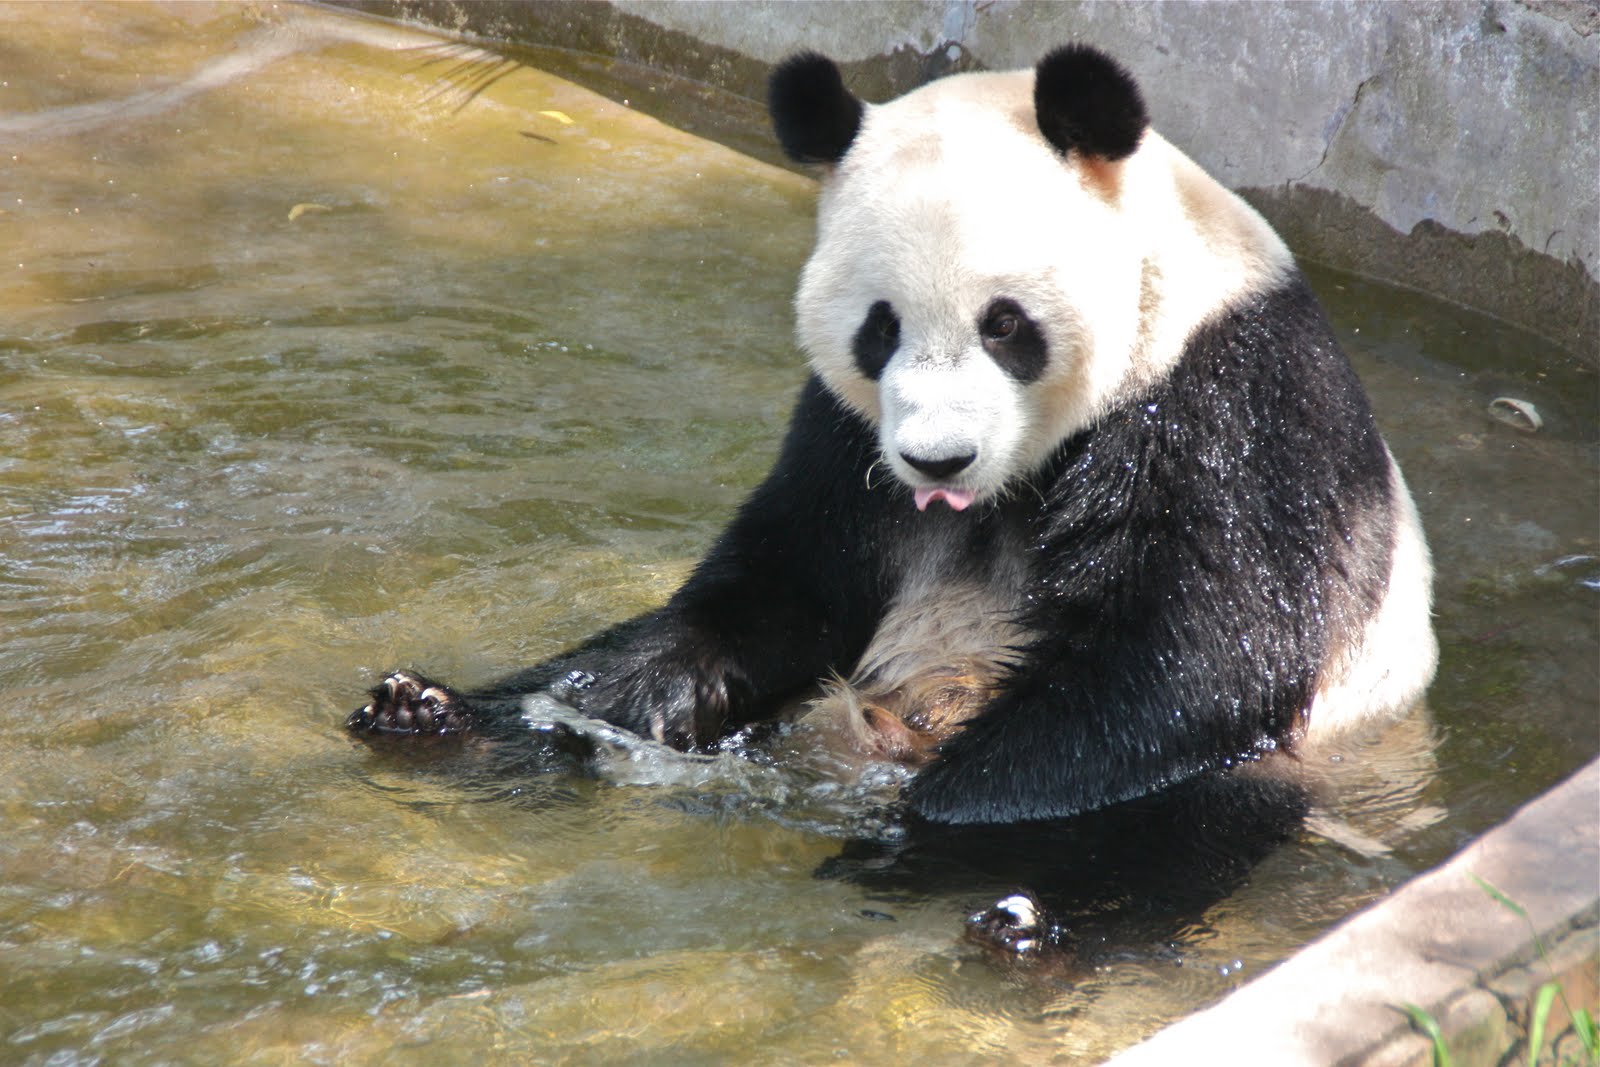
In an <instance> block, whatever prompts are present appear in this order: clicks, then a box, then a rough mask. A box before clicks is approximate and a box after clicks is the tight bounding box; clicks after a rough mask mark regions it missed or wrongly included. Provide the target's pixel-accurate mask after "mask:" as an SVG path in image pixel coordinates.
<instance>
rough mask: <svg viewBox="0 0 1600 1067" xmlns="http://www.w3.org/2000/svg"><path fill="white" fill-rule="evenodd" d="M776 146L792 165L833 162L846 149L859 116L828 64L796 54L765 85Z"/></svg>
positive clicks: (811, 54) (806, 54) (857, 107)
mask: <svg viewBox="0 0 1600 1067" xmlns="http://www.w3.org/2000/svg"><path fill="white" fill-rule="evenodd" d="M767 105H768V110H769V111H771V113H772V125H773V129H774V130H775V131H776V132H777V134H778V143H779V144H781V145H783V150H784V152H786V153H788V156H789V158H790V159H792V160H794V161H795V162H796V163H837V162H839V161H840V160H841V159H843V158H844V154H845V153H846V152H847V151H849V150H850V144H851V142H852V141H854V140H855V139H856V133H857V131H859V130H860V129H861V116H862V114H863V112H864V111H865V108H864V107H863V106H862V103H861V101H860V100H857V99H856V98H855V96H853V95H852V94H851V92H850V90H848V89H846V88H845V87H844V78H843V77H842V76H841V75H840V74H839V68H838V67H837V66H836V65H835V64H834V62H833V60H831V59H829V58H827V57H826V56H821V55H818V54H817V53H815V52H801V53H800V54H798V55H793V56H790V57H789V58H788V59H786V60H784V61H783V62H782V63H780V64H778V66H777V67H776V68H775V69H774V70H773V72H772V78H771V80H770V81H769V82H768V85H767Z"/></svg>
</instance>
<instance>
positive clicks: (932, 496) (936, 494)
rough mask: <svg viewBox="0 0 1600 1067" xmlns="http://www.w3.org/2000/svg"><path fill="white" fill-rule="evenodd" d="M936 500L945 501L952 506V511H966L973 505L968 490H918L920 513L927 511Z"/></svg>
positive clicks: (917, 499)
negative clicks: (968, 506)
mask: <svg viewBox="0 0 1600 1067" xmlns="http://www.w3.org/2000/svg"><path fill="white" fill-rule="evenodd" d="M935 500H943V501H944V502H945V503H946V504H949V505H950V510H952V511H966V510H967V505H968V504H971V503H972V493H971V492H970V491H969V490H966V489H918V490H917V491H916V501H917V510H918V511H927V510H928V505H929V504H931V503H933V502H934V501H935Z"/></svg>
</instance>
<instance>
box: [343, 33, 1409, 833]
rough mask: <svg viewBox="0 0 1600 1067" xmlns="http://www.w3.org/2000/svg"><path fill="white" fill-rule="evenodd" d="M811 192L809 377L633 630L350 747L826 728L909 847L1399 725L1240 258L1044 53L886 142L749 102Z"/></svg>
mask: <svg viewBox="0 0 1600 1067" xmlns="http://www.w3.org/2000/svg"><path fill="white" fill-rule="evenodd" d="M770 110H771V115H772V119H773V123H774V126H775V128H776V132H777V137H778V140H779V141H780V143H781V144H782V146H783V148H784V150H785V151H786V152H787V153H788V155H789V156H790V157H791V158H792V159H794V160H796V161H798V162H800V163H803V164H808V165H811V166H814V167H816V168H818V169H819V171H820V178H821V191H820V198H819V202H818V207H817V216H818V218H817V236H816V243H815V248H814V250H813V252H812V254H811V257H810V259H809V261H808V262H807V264H806V266H805V268H804V271H803V273H802V276H801V278H800V283H799V289H798V293H797V296H796V298H795V311H796V320H797V333H798V338H799V343H800V346H801V348H802V349H803V350H804V351H805V353H806V354H807V356H808V358H809V361H810V367H811V375H810V378H809V380H808V381H807V382H806V384H805V386H804V388H803V389H802V391H801V393H800V396H799V400H798V403H797V404H796V406H795V409H794V414H793V417H792V420H791V422H790V424H789V427H788V432H787V435H786V437H785V438H784V441H783V445H782V448H781V452H780V455H779V456H778V459H777V461H776V463H775V465H774V467H773V468H772V471H771V473H770V474H769V475H768V476H767V478H766V479H765V481H763V482H762V483H761V484H760V485H759V486H758V487H757V488H756V489H755V490H754V492H753V493H752V494H751V495H750V497H749V498H748V500H747V501H746V502H745V503H744V505H743V506H742V507H741V508H740V509H739V511H738V513H737V515H736V516H735V517H734V519H733V520H732V522H731V523H730V524H729V525H728V527H727V529H726V530H725V531H724V532H723V533H722V534H721V536H720V537H719V538H718V539H717V541H716V542H715V544H714V545H713V546H712V547H711V549H710V551H709V552H708V553H707V555H706V556H705V558H704V560H703V561H702V562H701V563H700V564H699V565H698V567H697V568H696V569H695V570H694V572H693V574H692V576H691V577H690V578H689V579H688V581H687V582H686V583H685V584H684V585H683V587H682V588H681V589H679V590H678V592H677V593H676V594H675V595H674V596H672V598H671V599H670V600H669V601H668V602H667V603H666V604H665V605H664V606H663V607H661V608H659V609H658V610H655V611H652V612H649V613H647V614H645V615H643V616H641V617H639V618H635V619H633V620H631V621H628V622H625V623H622V624H621V625H618V626H615V627H613V628H611V629H609V630H607V631H605V632H603V633H601V634H600V635H598V636H597V637H595V638H593V639H591V640H590V641H588V642H587V643H585V644H583V645H581V646H580V647H578V648H575V649H573V650H571V651H569V652H567V653H564V654H562V655H560V656H558V657H556V658H555V659H553V660H551V661H549V662H547V663H544V664H541V665H539V666H536V667H533V668H530V669H527V670H524V671H521V672H519V673H517V674H515V675H512V676H511V677H509V678H507V679H504V680H503V681H501V682H499V683H496V684H494V685H491V686H488V687H487V688H484V689H480V690H477V691H472V692H458V691H456V690H454V689H451V688H448V687H445V686H442V685H438V684H436V683H434V682H431V681H429V680H428V679H426V678H423V677H421V676H420V675H417V674H413V673H411V672H407V671H402V672H396V673H394V674H391V675H389V676H388V677H386V678H385V679H384V680H383V682H382V683H381V684H380V685H378V686H377V687H376V688H375V689H374V690H373V691H372V699H371V701H370V703H368V704H367V705H366V706H364V707H362V708H361V709H360V710H358V711H357V712H355V713H354V714H353V715H351V716H350V718H349V720H348V726H349V728H350V730H352V731H353V732H355V733H356V734H358V735H361V736H363V737H426V736H435V735H441V734H444V735H449V734H463V733H472V732H474V731H477V732H491V733H492V732H495V731H499V732H501V733H502V734H515V733H516V732H517V731H519V730H522V729H524V728H525V727H526V726H527V725H528V724H526V723H523V722H522V720H521V716H522V713H523V708H524V706H525V705H526V703H527V697H528V695H529V694H532V693H546V694H549V695H551V696H553V697H555V698H557V699H558V700H560V701H563V702H565V703H566V704H569V705H571V707H573V708H575V709H577V710H578V711H579V712H581V713H582V714H584V715H587V716H590V717H593V718H595V719H599V720H604V721H605V722H608V723H611V724H614V725H616V726H621V727H624V728H626V729H628V730H631V731H634V732H636V733H638V734H640V735H643V736H645V737H648V738H654V739H655V740H657V741H660V742H664V743H665V744H667V745H671V746H674V747H677V748H680V749H686V750H696V749H704V748H708V747H711V746H714V745H715V744H716V743H717V742H718V741H719V739H720V738H722V737H723V736H724V735H726V734H727V733H729V732H730V731H733V730H735V729H738V728H740V727H742V726H744V725H745V724H749V723H753V722H757V721H761V720H768V719H772V718H775V717H778V716H794V715H800V716H803V717H810V716H821V717H830V721H839V720H842V721H843V722H845V723H846V724H847V730H846V732H847V735H848V737H849V739H850V742H851V743H852V744H853V745H856V746H858V747H859V748H861V749H862V750H863V751H865V752H867V753H868V754H869V755H872V756H874V757H876V758H882V759H889V760H895V761H898V762H900V763H903V764H904V765H906V766H907V767H910V768H913V769H914V771H915V773H914V774H913V775H911V776H910V777H909V779H908V784H906V786H905V788H904V790H903V792H902V794H901V796H900V803H901V805H902V806H903V809H904V811H905V812H906V813H907V815H908V817H909V818H912V819H915V820H920V821H922V822H924V823H928V824H981V825H994V824H1016V823H1028V822H1031V821H1036V820H1059V819H1062V818H1064V817H1069V816H1075V815H1078V814H1081V813H1085V812H1092V811H1095V810H1097V809H1102V808H1106V807H1108V806H1111V805H1116V804H1118V803H1120V802H1126V801H1129V800H1132V799H1134V798H1139V797H1143V796H1145V795H1147V794H1153V793H1156V792H1159V791H1161V790H1165V789H1168V788H1170V787H1173V786H1175V785H1176V784H1178V783H1183V782H1186V781H1190V780H1194V779H1197V778H1202V777H1204V776H1206V775H1210V774H1216V773H1218V772H1221V771H1223V770H1224V769H1226V768H1229V767H1233V766H1236V765H1239V764H1241V763H1250V762H1252V761H1256V760H1258V759H1259V758H1261V757H1263V756H1265V755H1266V754H1268V753H1272V752H1274V751H1293V750H1294V749H1295V748H1296V746H1298V745H1302V744H1305V743H1307V742H1308V740H1311V739H1315V738H1317V737H1319V736H1327V735H1329V734H1332V733H1335V732H1338V731H1342V730H1346V729H1348V728H1350V727H1352V726H1353V725H1356V724H1359V723H1362V722H1364V721H1371V720H1374V719H1377V718H1380V717H1384V716H1390V715H1394V714H1397V713H1398V712H1400V711H1402V710H1403V709H1405V708H1407V707H1408V706H1409V705H1411V704H1412V703H1413V702H1415V701H1416V700H1417V699H1418V698H1419V696H1420V694H1421V693H1422V692H1423V690H1424V689H1425V687H1426V686H1427V684H1428V682H1429V680H1430V679H1431V677H1432V674H1433V671H1434V666H1435V661H1436V645H1435V641H1434V638H1433V634H1432V629H1431V624H1430V600H1431V591H1430V589H1431V569H1430V563H1429V557H1428V552H1427V549H1426V547H1425V544H1424V540H1423V536H1422V533H1421V529H1420V525H1419V522H1418V518H1417V513H1416V509H1415V507H1414V505H1413V502H1412V500H1411V497H1410V495H1409V494H1408V491H1407V489H1406V485H1405V482H1404V481H1403V479H1402V477H1401V474H1400V471H1399V469H1398V467H1397V466H1396V464H1395V462H1394V459H1393V458H1392V456H1391V455H1390V453H1389V451H1388V449H1387V448H1386V446H1385V444H1384V441H1383V439H1382V437H1381V436H1380V435H1379V431H1378V428H1377V426H1376V424H1375V422H1374V420H1373V415H1372V411H1371V409H1370V407H1369V404H1368V401H1367V397H1366V395H1365V394H1364V392H1363V390H1362V387H1361V385H1360V383H1359V382H1358V380H1357V378H1356V376H1355V374H1354V372H1353V371H1352V369H1351V367H1350V365H1349V363H1348V362H1347V360H1346V358H1345V356H1344V355H1343V354H1342V353H1341V352H1340V350H1339V347H1338V345H1337V344H1336V342H1335V340H1334V337H1333V334H1332V332H1331V330H1330V328H1329V325H1328V323H1327V322H1326V320H1325V319H1324V317H1323V314H1322V312H1321V311H1320V310H1319V308H1318V305H1317V303H1316V301H1315V299H1314V297H1313V296H1312V293H1311V291H1310V290H1309V288H1308V287H1307V284H1306V282H1305V280H1304V278H1303V277H1302V276H1301V274H1300V272H1299V271H1298V270H1297V269H1296V267H1295V264H1294V262H1293V259H1292V258H1291V256H1290V253H1289V252H1288V250H1287V249H1286V247H1285V246H1284V244H1283V242H1282V241H1281V240H1280V239H1279V238H1278V236H1277V235H1276V234H1275V233H1274V232H1273V230H1272V229H1271V228H1270V227H1269V226H1268V225H1267V223H1266V222H1265V221H1264V220H1263V219H1262V218H1261V217H1260V216H1259V215H1258V214H1257V213H1256V212H1255V211H1254V210H1252V209H1251V208H1250V207H1249V206H1248V205H1246V204H1245V203H1244V202H1243V201H1242V200H1240V199H1239V198H1238V197H1236V196H1235V195H1233V194H1232V193H1230V192H1229V191H1228V190H1227V189H1225V188H1223V187H1222V186H1221V185H1219V184H1218V183H1217V182H1216V181H1214V180H1213V179H1211V178H1210V177H1208V176H1207V175H1206V174H1205V173H1204V172H1202V171H1201V169H1200V168H1199V167H1198V166H1197V165H1196V164H1194V163H1193V162H1191V161H1190V160H1189V159H1188V158H1186V157H1185V156H1184V155H1183V154H1182V153H1181V152H1179V151H1178V150H1177V149H1175V148H1174V147H1173V146H1171V145H1170V144H1168V143H1167V142H1166V141H1165V140H1163V139H1162V138H1161V137H1160V136H1159V135H1158V134H1157V133H1156V132H1155V131H1154V130H1152V129H1150V128H1149V125H1148V120H1147V115H1146V108H1145V105H1144V102H1143V100H1142V98H1141V94H1140V92H1139V89H1138V87H1137V86H1136V84H1135V82H1134V80H1133V79H1132V77H1131V76H1130V75H1129V74H1128V72H1127V71H1126V70H1125V69H1124V68H1122V67H1121V66H1119V65H1118V64H1117V63H1116V62H1115V61H1113V60H1112V59H1111V58H1109V57H1108V56H1106V55H1105V54H1103V53H1101V52H1100V51H1097V50H1095V49H1093V48H1090V47H1085V46H1081V45H1069V46H1067V47H1063V48H1060V49H1057V50H1055V51H1053V52H1051V53H1049V54H1048V55H1047V56H1045V57H1044V59H1042V60H1041V61H1040V62H1039V63H1038V65H1037V67H1036V68H1035V69H1033V70H1027V71H1018V72H1013V73H968V74H960V75H955V76H952V77H948V78H946V79H943V80H940V81H936V82H933V83H932V84H929V85H926V86H924V87H922V88H920V89H918V90H916V91H914V92H911V93H909V94H907V95H905V96H903V97H901V98H899V99H897V100H894V101H892V102H890V103H887V104H881V105H873V104H866V103H863V102H861V101H860V100H858V99H857V98H856V97H855V96H854V95H852V94H851V93H850V91H849V90H848V89H847V88H846V87H845V85H844V82H843V79H842V77H841V75H840V72H839V70H838V68H837V67H836V66H835V64H834V63H833V62H831V61H830V60H828V59H826V58H824V57H822V56H819V55H815V54H809V53H808V54H801V55H797V56H795V57H793V58H791V59H789V60H787V61H786V62H784V63H782V64H781V65H780V66H779V67H777V68H776V70H775V72H774V74H773V76H772V79H771V86H770Z"/></svg>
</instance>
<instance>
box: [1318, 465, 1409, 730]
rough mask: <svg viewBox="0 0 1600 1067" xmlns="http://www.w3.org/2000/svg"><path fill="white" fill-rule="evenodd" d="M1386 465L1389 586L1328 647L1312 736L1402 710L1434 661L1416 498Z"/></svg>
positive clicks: (1395, 468)
mask: <svg viewBox="0 0 1600 1067" xmlns="http://www.w3.org/2000/svg"><path fill="white" fill-rule="evenodd" d="M1389 471H1390V476H1391V482H1390V484H1391V485H1392V486H1393V495H1392V498H1391V505H1392V507H1393V509H1394V511H1393V514H1394V521H1395V540H1394V556H1393V558H1392V562H1391V563H1390V567H1389V585H1388V588H1387V590H1386V591H1385V593H1384V597H1383V603H1382V605H1381V606H1380V607H1379V609H1378V611H1377V613H1376V614H1375V615H1373V616H1372V618H1371V619H1369V620H1367V622H1366V625H1365V626H1364V627H1363V629H1362V631H1361V633H1360V635H1359V636H1358V638H1357V640H1356V641H1355V643H1354V644H1353V645H1352V646H1351V647H1348V648H1343V649H1335V650H1334V651H1333V655H1332V657H1331V658H1330V661H1329V662H1328V663H1326V664H1324V665H1323V668H1322V671H1321V675H1320V677H1321V684H1320V685H1319V686H1318V687H1317V692H1316V695H1315V697H1314V698H1313V699H1312V702H1311V710H1310V712H1309V713H1308V714H1307V716H1306V720H1307V721H1306V732H1307V736H1308V739H1309V740H1312V741H1316V740H1321V739H1324V738H1326V737H1328V736H1330V735H1333V734H1336V733H1341V732H1344V731H1346V730H1349V729H1351V728H1352V727H1356V726H1360V725H1363V724H1364V723H1365V722H1367V721H1368V720H1371V719H1375V718H1378V717H1381V716H1386V715H1390V714H1397V713H1399V712H1402V711H1404V710H1406V709H1407V708H1409V707H1410V706H1411V705H1413V704H1415V703H1416V702H1417V701H1418V700H1419V699H1421V697H1422V694H1423V691H1424V690H1426V689H1427V688H1428V683H1429V682H1431V681H1433V673H1434V668H1435V667H1437V666H1438V663H1439V643H1438V639H1437V638H1435V636H1434V633H1433V618H1432V612H1433V561H1432V559H1431V558H1430V557H1429V555H1428V546H1427V543H1426V542H1425V541H1424V540H1423V538H1422V521H1421V520H1420V519H1419V518H1418V517H1417V505H1416V503H1415V502H1414V501H1413V500H1412V499H1411V493H1410V491H1409V490H1408V489H1407V488H1406V482H1405V479H1404V478H1403V477H1402V476H1401V474H1400V467H1399V465H1398V464H1396V463H1395V461H1394V457H1393V456H1392V455H1391V456H1390V457H1389Z"/></svg>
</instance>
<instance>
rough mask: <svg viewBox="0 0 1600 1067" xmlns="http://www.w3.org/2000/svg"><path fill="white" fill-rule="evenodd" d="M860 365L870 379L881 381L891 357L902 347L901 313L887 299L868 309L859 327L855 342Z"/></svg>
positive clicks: (857, 362)
mask: <svg viewBox="0 0 1600 1067" xmlns="http://www.w3.org/2000/svg"><path fill="white" fill-rule="evenodd" d="M850 347H851V350H852V354H853V355H854V356H855V357H856V369H857V370H859V371H860V372H861V373H862V375H863V376H865V377H866V378H867V379H868V380H870V381H877V380H878V377H879V376H880V375H881V374H883V368H884V367H885V366H887V365H888V363H889V358H890V357H891V356H893V355H894V353H895V350H896V349H898V348H899V347H900V316H899V315H896V314H895V312H894V308H893V306H891V305H890V303H889V302H888V301H887V300H880V301H878V302H877V303H876V304H873V305H872V307H870V308H868V309H867V317H866V318H865V319H863V320H862V321H861V325H860V326H859V327H858V328H857V329H856V335H855V339H854V340H853V341H852V343H851V346H850Z"/></svg>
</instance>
